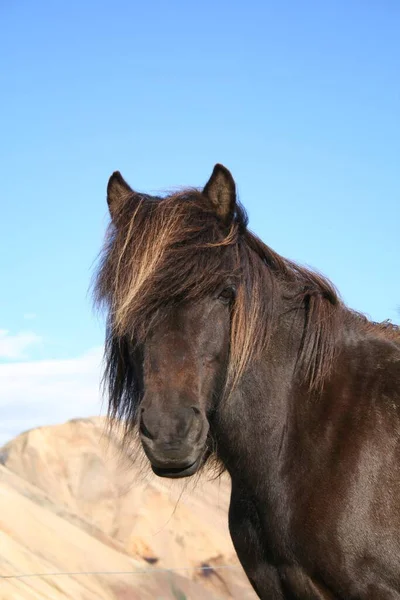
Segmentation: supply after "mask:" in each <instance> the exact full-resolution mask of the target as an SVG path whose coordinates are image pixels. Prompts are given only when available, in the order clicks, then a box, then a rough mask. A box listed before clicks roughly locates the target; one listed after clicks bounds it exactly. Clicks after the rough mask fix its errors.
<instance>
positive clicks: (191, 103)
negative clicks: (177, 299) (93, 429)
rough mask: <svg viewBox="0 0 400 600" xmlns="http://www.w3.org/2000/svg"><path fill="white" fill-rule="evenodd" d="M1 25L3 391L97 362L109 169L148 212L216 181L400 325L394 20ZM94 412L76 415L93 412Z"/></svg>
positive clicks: (272, 10)
mask: <svg viewBox="0 0 400 600" xmlns="http://www.w3.org/2000/svg"><path fill="white" fill-rule="evenodd" d="M0 23H1V36H0V72H1V79H0V97H1V108H2V110H1V112H0V122H1V142H2V143H1V144H0V165H1V167H0V170H1V173H2V185H1V195H2V202H1V210H2V217H1V219H0V274H1V283H2V286H1V289H2V293H1V295H0V361H2V362H3V365H5V367H4V368H7V369H8V371H7V373H8V374H6V375H4V372H5V371H3V376H4V377H7V378H8V379H7V381H8V382H10V381H11V383H12V382H13V381H14V379H15V377H17V378H21V380H25V376H24V373H25V372H26V371H25V370H24V369H26V368H28V367H29V368H31V367H32V364H31V363H34V365H36V366H37V367H38V368H39V370H40V369H42V368H43V364H45V365H50V366H49V369H50V370H49V373H52V374H53V375H54V369H53V371H51V369H52V366H51V365H53V367H54V368H55V371H56V372H58V370H59V369H60V368H61V371H62V370H63V368H64V367H60V365H64V366H65V365H69V367H65V368H67V371H68V368H70V367H71V365H72V364H74V365H77V364H80V363H79V360H81V359H82V360H83V361H85V360H86V363H88V356H89V357H92V356H93V353H94V352H95V351H96V352H99V351H100V347H101V344H102V341H103V331H104V325H103V321H102V319H101V318H98V317H96V316H95V315H94V314H93V313H92V310H91V300H90V295H89V294H88V286H89V282H90V277H91V274H92V272H93V271H92V269H93V261H95V259H96V256H97V253H98V251H99V249H100V245H101V242H102V239H103V235H104V230H105V226H106V223H107V221H108V215H107V210H106V202H105V189H106V184H107V180H108V177H109V175H110V174H111V173H112V171H113V170H115V169H119V170H120V171H121V172H122V173H123V175H124V176H125V177H126V179H127V180H128V181H129V183H130V184H131V185H132V186H133V187H136V188H137V189H139V190H141V191H148V192H151V191H160V190H167V189H169V188H171V187H172V188H173V187H176V186H181V185H202V184H204V183H205V182H206V180H207V178H208V176H209V175H210V173H211V170H212V168H213V165H214V163H216V162H222V163H223V164H225V165H226V166H227V167H228V168H229V169H230V170H231V171H232V173H233V175H234V177H235V179H236V181H237V186H238V189H239V193H240V198H241V200H242V202H243V203H244V205H245V207H246V208H247V210H248V212H249V216H250V227H251V228H252V229H253V230H254V231H256V232H257V233H258V234H259V235H260V236H261V237H262V238H263V240H264V241H265V242H266V243H268V244H269V245H270V246H272V247H273V248H274V249H275V250H277V251H278V252H280V253H281V254H283V255H284V256H287V257H289V258H291V259H294V260H297V261H299V262H301V263H303V264H308V265H311V266H313V267H316V268H317V269H318V270H320V271H321V272H323V273H324V274H325V275H327V276H328V277H329V278H330V279H331V280H332V281H333V282H334V283H335V284H336V286H337V287H338V289H339V291H340V292H341V294H342V296H343V298H344V300H345V301H346V302H347V303H348V304H349V305H350V306H351V307H353V308H356V309H358V310H361V311H363V312H365V313H367V314H368V315H370V316H371V317H372V318H373V319H375V320H383V319H386V318H391V319H392V320H398V319H399V315H398V312H397V308H398V306H399V304H400V277H399V269H398V258H399V256H400V235H399V216H400V214H399V213H400V184H399V177H398V172H399V163H400V117H399V115H400V38H399V31H400V5H399V4H398V3H397V2H396V1H395V0H392V1H391V0H382V1H380V2H379V3H378V2H372V1H370V0H360V1H355V0H346V1H345V0H338V1H336V2H329V1H327V2H317V1H306V2H302V3H300V2H294V1H291V2H289V1H286V2H285V1H282V2H279V3H278V2H268V1H265V2H261V1H260V2H254V1H247V2H233V3H232V2H227V1H220V2H211V1H209V0H205V1H203V2H198V3H190V2H187V1H185V2H183V1H181V0H177V1H172V2H165V1H160V0H159V1H155V2H148V3H144V2H141V3H139V2H132V1H118V0H116V1H114V2H112V3H111V2H104V1H103V2H101V1H97V2H93V1H88V2H84V3H82V2H78V1H77V0H70V1H69V2H68V3H53V2H43V1H40V0H37V1H35V2H27V1H21V2H18V3H16V2H2V3H1V7H0ZM96 356H98V355H97V354H96ZM69 361H70V362H69ZM71 361H72V362H71ZM11 363H12V364H11ZM86 363H85V364H86ZM89 363H90V360H89ZM90 364H91V367H90V368H92V367H93V365H94V363H90ZM71 368H72V367H71ZM93 368H94V367H93ZM10 369H11V371H12V369H15V371H12V372H11V375H10ZM78 370H79V368H78ZM89 370H90V369H89ZM17 373H18V375H17ZM1 374H2V371H1V369H0V377H1ZM43 377H44V375H43ZM90 377H92V373H91V374H90V376H89V378H90ZM13 378H14V379H13ZM92 379H93V377H92ZM92 379H91V380H90V381H92ZM26 381H27V383H26V385H27V386H28V388H27V389H26V390H24V391H21V390H19V391H17V392H15V390H14V392H15V394H16V395H15V398H14V396H12V394H11V395H10V394H9V392H8V388H7V389H6V391H4V388H3V392H2V394H3V400H1V405H2V406H5V405H7V406H8V410H9V415H10V416H9V418H10V420H14V418H15V414H16V413H15V410H16V409H15V410H14V409H13V408H12V407H10V404H9V402H10V398H11V397H12V398H14V404H13V406H14V407H15V406H18V407H19V406H20V407H21V410H22V411H23V410H27V411H28V413H29V410H28V409H27V407H26V405H27V403H28V401H27V400H26V398H25V400H24V401H22V400H18V398H21V396H22V395H25V396H27V395H30V396H31V395H32V394H30V392H29V390H31V389H33V388H34V387H35V385H36V383H35V382H32V381H30V380H29V378H28V379H26ZM35 381H36V380H35ZM57 382H59V380H58V379H57V378H55V379H54V390H53V391H54V394H55V395H58V394H57V385H58V383H57ZM13 385H14V388H15V381H14V383H13ZM59 385H64V386H65V380H63V382H61V383H60V382H59ZM77 385H78V384H77ZM42 386H46V379H45V378H44V379H43V383H42ZM67 387H68V386H67ZM14 388H13V389H14ZM78 388H79V386H78V387H77V388H76V390H75V392H73V393H74V394H75V396H76V394H78V395H77V396H76V397H79V398H81V397H82V398H84V397H87V396H85V395H83V392H82V394H81V396H79V393H80V392H79V393H78V391H77V390H78ZM41 389H42V392H41V393H42V394H43V387H42V388H41ZM52 389H53V388H52ZM79 389H81V388H79ZM85 390H86V391H85V394H87V389H86V388H85ZM14 392H13V393H14ZM52 393H53V392H52ZM71 393H72V392H71ZM18 394H19V396H18ZM50 396H51V394H50V395H49V397H50ZM89 396H90V398H91V400H90V403H89V404H88V406H86V407H85V405H82V407H83V408H82V410H86V409H87V410H92V409H95V408H96V406H97V404H96V403H97V402H98V396H97V391H96V392H93V393H92V392H91V394H89ZM33 397H34V398H39V397H40V394H39V392H38V394H37V395H36V396H35V394H33ZM65 402H68V397H67V396H66V399H65ZM71 402H72V401H71ZM82 402H83V400H82ZM32 404H33V399H32V400H31V401H30V407H31V409H32ZM53 404H54V405H55V406H59V401H58V400H57V398H54V401H53ZM71 406H72V405H71ZM79 407H80V404H79V402H78V404H77V406H76V407H75V408H73V409H72V408H71V411H72V410H74V411H75V410H79ZM18 410H20V409H19V408H18ZM46 411H47V412H46ZM33 412H35V411H33ZM39 412H40V411H39ZM39 412H38V411H36V413H35V414H36V417H35V418H36V421H38V420H40V419H41V418H47V417H48V416H49V412H48V405H45V406H43V409H42V411H41V412H40V414H39ZM72 416H74V415H72ZM27 419H28V417H27ZM28 421H29V419H28V420H27V423H28ZM36 421H35V422H36ZM30 422H31V421H29V423H30ZM13 427H14V429H15V428H16V427H17V426H15V425H14V426H13ZM17 428H18V427H17ZM14 429H13V431H14ZM10 431H11V429H10ZM0 438H1V434H0Z"/></svg>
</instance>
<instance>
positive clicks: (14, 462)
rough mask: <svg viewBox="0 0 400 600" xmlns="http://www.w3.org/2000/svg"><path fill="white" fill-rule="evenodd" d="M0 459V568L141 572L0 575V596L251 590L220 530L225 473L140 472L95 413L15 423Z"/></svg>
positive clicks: (207, 597)
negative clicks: (39, 423)
mask: <svg viewBox="0 0 400 600" xmlns="http://www.w3.org/2000/svg"><path fill="white" fill-rule="evenodd" d="M0 462H2V463H3V465H4V466H0V576H4V575H16V574H19V573H51V572H55V571H68V572H70V573H71V572H76V571H142V572H141V573H135V574H118V575H111V574H108V575H105V574H104V575H64V576H55V575H53V576H48V577H36V578H25V579H0V599H1V600H19V599H21V600H27V599H34V598H35V599H38V600H41V599H43V600H47V599H52V600H53V599H54V600H61V599H62V600H66V599H73V600H97V599H99V600H103V599H104V600H111V599H113V600H114V599H115V600H136V599H140V600H147V599H149V600H150V599H152V600H153V599H154V600H156V599H160V600H161V599H165V600H166V599H175V600H176V599H177V598H178V599H180V600H183V599H184V598H186V599H187V600H192V599H193V600H197V599H204V600H211V599H217V598H220V599H222V598H224V599H225V598H232V599H235V600H236V599H237V600H254V599H255V598H256V596H255V594H254V593H253V592H252V590H251V587H250V585H249V583H248V581H247V578H246V576H245V575H244V573H243V571H242V569H241V568H240V566H239V563H238V560H237V558H236V555H235V552H234V549H233V546H232V543H231V540H230V537H229V533H228V526H227V507H228V502H229V491H230V483H229V479H228V478H227V477H226V476H224V477H222V478H220V479H218V480H215V481H211V480H210V477H211V476H210V475H208V478H207V476H206V477H205V476H204V475H203V476H202V477H201V478H200V480H197V481H196V480H191V479H189V480H184V481H183V482H182V481H178V482H173V481H170V480H163V479H159V478H157V477H155V476H154V475H152V474H151V473H149V472H148V470H146V471H145V472H142V471H140V469H139V467H138V465H135V464H132V463H131V461H128V460H127V459H125V460H123V459H122V458H121V452H120V442H119V437H118V435H112V436H110V437H109V436H108V435H107V433H106V429H105V424H104V420H103V419H95V418H94V419H82V420H75V421H70V422H68V423H66V424H64V425H58V426H54V427H41V428H39V429H35V430H32V431H29V432H26V433H24V434H22V435H20V436H18V437H17V438H16V439H15V440H13V441H11V442H9V443H8V444H7V445H6V446H4V447H3V449H2V450H0ZM152 565H153V566H152ZM202 565H209V566H212V567H215V570H213V571H206V572H202V571H200V570H199V569H196V568H195V567H199V566H202ZM225 565H232V566H233V568H229V569H218V567H221V566H225ZM170 568H172V569H180V570H179V571H174V572H173V573H170V572H166V571H163V570H162V569H170ZM157 569H160V570H157ZM143 571H145V572H143Z"/></svg>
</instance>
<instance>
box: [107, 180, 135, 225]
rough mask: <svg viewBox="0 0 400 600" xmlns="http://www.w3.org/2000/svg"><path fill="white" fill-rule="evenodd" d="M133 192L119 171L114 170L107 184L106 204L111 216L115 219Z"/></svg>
mask: <svg viewBox="0 0 400 600" xmlns="http://www.w3.org/2000/svg"><path fill="white" fill-rule="evenodd" d="M133 194H134V191H133V190H132V188H131V187H129V185H128V184H127V183H126V181H125V179H124V178H123V177H122V175H121V173H120V172H119V171H115V172H114V173H113V174H112V175H111V177H110V179H109V180H108V185H107V204H108V208H109V211H110V215H111V218H112V219H113V220H116V218H117V216H118V213H119V211H120V210H121V208H122V207H123V205H124V204H125V202H126V201H127V200H128V199H129V198H130V197H131V196H132V195H133Z"/></svg>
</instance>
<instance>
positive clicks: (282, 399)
mask: <svg viewBox="0 0 400 600" xmlns="http://www.w3.org/2000/svg"><path fill="white" fill-rule="evenodd" d="M302 324H303V326H304V316H302V315H298V316H297V317H296V319H295V320H293V313H292V314H291V315H290V316H286V317H285V316H282V317H281V318H280V319H279V325H278V326H277V327H276V328H275V330H274V332H273V333H272V335H271V338H270V341H269V344H268V348H267V349H266V351H265V352H264V354H263V356H262V357H261V359H259V360H258V361H257V362H255V363H254V364H253V365H252V366H251V367H250V368H249V370H248V371H247V372H246V373H245V374H244V376H243V378H242V380H241V382H240V384H239V385H238V387H237V389H236V390H235V391H234V392H233V393H232V395H231V397H230V398H229V399H228V400H227V401H226V402H224V403H223V405H222V406H221V407H220V409H219V411H218V418H217V419H216V421H215V423H214V424H213V426H212V430H213V434H214V435H215V437H216V441H217V445H218V449H219V450H218V453H219V455H220V458H221V459H222V462H223V463H224V464H225V466H226V468H227V469H228V471H232V472H234V471H235V472H236V473H237V472H240V471H243V469H244V468H246V469H247V467H248V464H249V463H251V464H252V465H253V467H254V468H255V469H256V470H257V469H258V468H259V466H260V464H259V463H261V462H265V456H266V454H267V455H268V463H269V464H271V459H272V457H273V456H275V455H277V456H278V455H279V452H280V444H281V441H282V439H283V436H284V430H285V427H286V424H287V422H288V418H289V416H290V411H291V405H292V399H293V398H294V396H297V395H298V394H300V393H301V387H302V386H301V384H297V383H296V377H295V372H296V363H297V359H298V355H299V349H300V345H301V340H302ZM297 388H298V392H297Z"/></svg>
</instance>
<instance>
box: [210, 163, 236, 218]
mask: <svg viewBox="0 0 400 600" xmlns="http://www.w3.org/2000/svg"><path fill="white" fill-rule="evenodd" d="M203 194H204V195H205V196H207V197H208V198H209V199H210V200H211V202H212V203H213V205H214V208H215V210H216V213H217V215H218V216H219V217H220V218H221V219H222V220H223V221H224V223H226V224H227V225H228V224H230V222H231V221H232V219H233V215H234V213H235V206H236V186H235V181H234V179H233V177H232V175H231V173H230V171H228V169H227V168H226V167H224V166H223V165H220V164H217V165H215V167H214V170H213V172H212V175H211V177H210V179H209V180H208V182H207V183H206V185H205V187H204V189H203Z"/></svg>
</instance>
